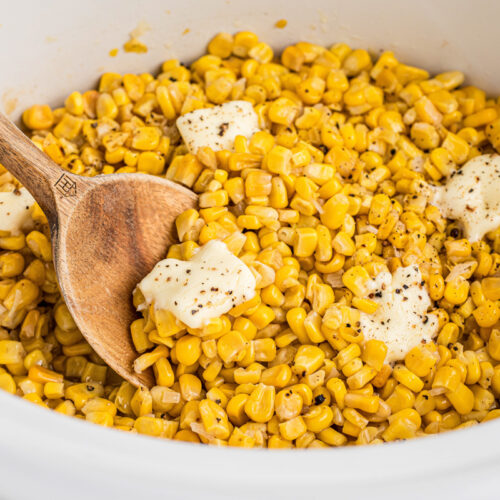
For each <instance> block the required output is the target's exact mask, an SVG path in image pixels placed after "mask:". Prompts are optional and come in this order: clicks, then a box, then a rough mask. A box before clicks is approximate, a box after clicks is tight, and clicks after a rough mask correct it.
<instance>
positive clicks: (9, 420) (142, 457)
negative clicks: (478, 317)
mask: <svg viewBox="0 0 500 500" xmlns="http://www.w3.org/2000/svg"><path fill="white" fill-rule="evenodd" d="M0 407H1V409H2V410H1V412H0V453H2V454H4V453H6V454H7V456H9V454H10V453H16V450H21V451H22V453H26V450H31V454H32V458H36V457H37V454H39V453H40V454H42V457H43V456H45V457H46V460H47V461H48V462H51V461H55V462H60V463H61V464H64V463H65V461H71V462H72V464H73V467H77V463H76V462H75V458H78V457H80V459H81V460H82V462H83V463H84V464H85V466H84V468H85V469H86V470H87V471H88V474H89V475H92V474H93V473H95V472H96V471H97V470H99V471H100V472H102V473H106V474H113V473H118V472H119V473H120V474H124V473H125V474H126V475H127V476H128V477H129V478H130V479H131V480H132V479H134V480H137V479H140V480H144V481H147V480H153V479H154V478H158V477H159V476H160V477H162V478H164V479H165V480H166V479H168V478H169V476H171V477H170V479H172V480H173V481H175V482H177V483H182V482H184V481H186V482H187V483H188V484H189V482H192V481H193V470H195V471H196V481H197V482H198V481H200V483H203V484H205V485H210V484H211V483H212V484H220V481H221V478H220V476H219V475H220V474H221V471H222V470H223V471H224V481H225V483H227V486H228V487H229V486H230V485H231V484H234V485H238V487H239V488H241V487H242V486H244V485H245V483H246V482H248V486H249V487H250V486H252V482H255V478H258V480H259V486H260V487H264V486H266V485H275V484H277V483H283V484H285V483H286V485H287V488H291V487H293V486H294V485H298V486H299V485H303V484H304V482H308V481H310V482H311V484H314V485H315V486H316V487H319V486H328V485H330V486H332V487H334V486H342V485H345V484H349V483H351V484H352V483H353V482H356V481H359V480H360V473H361V472H362V478H363V481H364V483H365V484H366V483H370V482H372V483H379V482H384V481H389V480H390V481H393V482H399V481H404V479H405V478H409V477H412V478H416V477H422V478H426V479H427V480H429V479H430V478H431V477H433V476H435V475H446V474H447V473H451V472H452V473H454V474H458V473H460V471H464V472H465V471H466V470H467V469H469V470H470V469H471V468H474V467H480V466H481V464H486V463H490V464H491V463H495V462H496V463H498V462H499V461H500V447H498V446H495V445H494V443H495V441H496V438H498V437H500V419H499V420H498V421H495V420H493V421H491V422H487V423H485V424H482V425H477V426H473V427H471V428H468V429H463V430H458V431H452V432H447V433H445V434H440V435H436V436H429V437H425V438H422V439H413V440H410V441H407V442H397V443H387V444H382V445H375V446H348V447H340V448H336V449H331V448H329V449H315V450H265V449H240V448H231V447H224V448H217V447H214V446H203V445H199V444H190V443H184V442H177V441H172V440H164V439H159V438H151V437H147V436H141V435H137V434H127V433H124V432H119V431H116V430H112V429H105V428H102V427H100V426H98V425H90V424H89V423H87V422H82V421H80V420H78V419H76V418H68V417H66V416H64V415H60V414H57V413H55V412H52V411H47V410H46V409H44V408H41V407H38V406H36V405H34V404H32V403H27V402H26V401H23V400H22V399H19V398H17V397H15V396H11V395H10V394H6V393H1V394H0ZM495 437H496V438H495ZM34 443H36V444H35V445H34ZM42 457H41V458H42ZM89 458H90V459H91V460H89ZM304 459H305V460H304ZM42 460H43V458H42ZM77 461H78V460H77ZM172 461H175V467H166V465H167V464H171V463H172ZM242 464H244V466H242ZM54 465H56V464H54V463H53V462H52V466H54ZM94 469H95V470H94Z"/></svg>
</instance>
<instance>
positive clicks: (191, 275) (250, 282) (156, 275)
mask: <svg viewBox="0 0 500 500" xmlns="http://www.w3.org/2000/svg"><path fill="white" fill-rule="evenodd" d="M138 287H139V289H140V291H141V292H142V294H143V295H144V298H145V299H146V302H147V304H148V305H150V304H152V303H154V305H155V308H156V309H162V310H167V311H170V312H171V313H172V314H174V316H175V317H176V318H177V319H179V320H180V321H182V322H183V323H184V324H185V325H187V326H189V327H191V328H201V327H203V326H204V325H205V324H206V323H207V322H208V321H209V320H210V319H212V318H217V317H219V316H221V315H222V314H224V313H226V312H228V311H229V310H230V309H232V308H233V307H235V306H237V305H239V304H242V303H243V302H246V301H247V300H250V299H251V298H253V297H254V295H255V278H254V276H253V274H252V272H251V271H250V269H249V268H248V267H247V266H246V265H245V264H244V263H243V262H242V261H241V260H240V259H238V257H235V256H234V255H233V254H232V253H231V252H230V251H229V250H228V249H227V246H226V245H225V244H224V243H223V242H222V241H218V240H212V241H209V242H208V243H207V244H206V245H204V246H203V247H202V248H200V249H199V250H198V252H197V253H196V254H195V255H194V256H193V258H192V259H191V260H189V261H182V260H178V259H164V260H162V261H160V262H158V264H156V266H155V267H154V269H153V270H152V271H151V272H150V273H149V274H148V275H147V276H146V277H145V278H144V279H143V280H142V281H141V282H140V283H139V285H138Z"/></svg>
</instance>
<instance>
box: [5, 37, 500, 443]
mask: <svg viewBox="0 0 500 500" xmlns="http://www.w3.org/2000/svg"><path fill="white" fill-rule="evenodd" d="M463 81H464V75H463V74H462V73H460V72H458V71H450V72H446V73H441V74H439V75H436V76H434V77H431V76H430V75H429V73H428V72H427V71H425V70H424V69H420V68H416V67H413V66H409V65H406V64H404V63H401V62H399V61H398V60H397V59H396V56H395V55H394V54H393V53H392V52H384V53H382V54H381V55H380V56H379V57H378V58H376V59H374V58H372V57H371V55H370V54H369V52H367V51H366V50H361V49H356V50H354V49H352V48H350V47H348V46H347V45H345V44H343V43H338V44H335V45H333V46H332V47H330V48H325V47H321V46H318V45H314V44H311V43H306V42H299V43H297V44H295V45H291V46H289V47H287V48H286V49H285V50H284V51H283V52H282V53H281V55H279V54H274V53H273V50H272V48H271V47H270V46H269V45H268V44H266V43H265V42H262V41H260V40H259V39H258V37H257V35H255V34H253V33H250V32H240V33H237V34H236V35H234V36H232V35H230V34H227V33H220V34H218V35H217V36H215V38H213V39H212V40H211V41H210V43H209V45H208V52H207V54H206V55H203V56H202V57H200V58H199V59H198V60H196V61H195V62H193V63H192V65H191V66H190V67H189V68H188V67H186V66H184V65H183V64H181V63H180V62H179V61H177V60H168V61H165V62H164V63H163V65H162V69H161V72H160V73H159V74H158V75H157V76H154V75H152V74H149V73H144V74H141V75H136V74H125V75H121V74H115V73H105V74H104V75H102V77H101V80H100V83H99V87H98V89H97V90H89V91H87V92H84V93H83V94H81V93H79V92H73V93H72V94H70V95H69V97H68V98H67V99H66V101H65V103H64V107H61V108H57V109H53V110H52V109H50V108H49V107H48V106H44V105H36V106H33V107H31V108H30V109H28V110H26V111H25V113H24V115H23V120H24V124H25V125H26V127H27V128H28V129H29V135H30V137H31V138H32V140H33V141H34V143H35V144H36V145H37V146H38V147H40V148H41V149H42V150H43V151H44V152H45V153H46V154H47V155H49V156H50V157H51V158H52V159H53V160H54V161H55V162H56V163H57V164H59V165H60V166H61V168H62V169H65V170H68V171H71V172H73V173H76V174H80V175H86V176H92V175H97V174H113V173H115V172H145V173H148V174H151V175H158V176H162V177H166V178H167V179H171V180H173V181H175V182H178V183H180V184H183V185H184V186H186V187H188V188H190V189H192V190H193V191H194V192H196V193H198V194H199V200H200V203H199V210H189V211H187V212H185V213H183V214H181V215H180V216H179V217H178V219H177V231H178V236H179V244H177V245H173V246H172V247H171V248H170V249H169V250H168V256H169V257H175V258H178V259H185V260H187V259H189V258H190V257H192V255H193V254H194V252H195V251H196V248H198V246H200V245H203V244H205V243H206V242H208V241H209V240H212V239H220V240H222V241H224V242H225V243H226V244H227V246H228V248H229V249H230V250H231V251H232V252H233V253H234V254H235V255H237V256H238V257H239V258H240V259H241V260H242V261H243V262H245V263H246V264H247V265H248V266H249V267H250V268H251V269H252V270H253V272H254V274H255V276H256V277H257V294H256V296H255V298H254V299H252V300H251V301H249V302H247V303H245V304H243V305H241V306H238V307H236V308H235V309H233V310H231V311H230V312H229V313H228V314H226V315H223V316H222V317H220V318H217V319H216V320H214V321H212V322H211V323H210V324H209V325H207V326H206V327H205V328H203V329H200V330H192V329H186V328H185V327H183V325H180V324H179V323H178V322H176V321H175V319H172V318H171V317H169V316H168V315H162V314H159V313H157V314H155V312H154V311H153V310H152V309H146V310H145V311H144V317H143V318H140V319H138V320H136V321H135V322H134V323H133V324H132V325H131V335H132V339H133V342H134V345H135V346H136V349H137V351H138V359H137V361H136V363H135V368H136V370H137V371H142V370H145V369H148V368H150V367H152V369H153V370H154V374H155V378H156V385H155V386H154V387H152V388H151V389H145V388H140V389H136V388H135V387H133V386H132V385H131V384H129V383H127V382H125V381H123V380H121V379H120V377H119V376H117V375H116V374H115V373H114V372H113V371H112V370H111V369H110V368H108V367H107V366H106V365H105V364H104V363H103V361H102V360H101V359H100V358H99V357H98V356H97V355H96V354H95V353H94V352H93V350H92V349H91V347H90V346H89V345H88V344H87V342H85V340H84V339H83V337H82V335H81V333H80V332H79V331H78V329H77V327H76V325H75V323H74V321H73V320H72V318H71V316H70V314H69V313H68V309H67V307H66V306H65V304H64V302H63V301H62V298H61V295H60V292H59V290H58V285H57V280H56V276H55V273H54V267H53V265H52V261H51V260H52V258H51V250H50V241H49V232H48V227H47V223H46V219H45V217H44V215H43V213H42V212H41V211H40V209H39V208H38V207H37V206H35V207H34V209H33V219H34V221H35V224H36V228H35V229H34V230H33V231H30V232H29V233H28V234H22V235H17V236H15V235H9V234H2V235H1V237H0V248H1V249H2V251H1V254H0V278H1V281H0V301H1V305H2V313H1V314H0V325H1V329H0V363H1V368H0V387H1V388H2V389H4V390H6V391H8V392H10V393H12V394H17V395H18V396H20V397H22V398H24V399H26V400H28V401H32V402H33V403H36V404H39V405H42V406H45V407H47V408H51V409H53V410H54V411H56V412H59V413H63V414H65V415H70V416H75V417H77V418H81V419H86V420H88V421H90V422H94V423H97V424H101V425H104V426H108V427H114V428H116V429H121V430H123V431H130V432H138V433H141V434H148V435H151V436H158V437H167V438H172V439H176V440H182V441H191V442H202V443H210V444H216V445H231V446H242V447H269V448H292V447H298V448H318V447H327V446H340V445H352V444H370V443H382V442H387V441H394V440H402V439H408V438H413V437H417V436H425V435H429V434H436V433H440V432H445V431H447V430H450V429H456V428H464V427H468V426H472V425H475V424H477V423H480V422H484V421H487V420H491V419H493V418H496V417H499V416H500V409H499V397H500V323H499V318H500V308H499V299H500V255H499V252H500V228H499V229H498V230H496V231H492V232H490V233H488V234H487V235H486V237H485V238H484V239H483V240H482V241H480V242H476V243H473V244H471V243H470V242H469V241H468V240H467V239H465V238H463V236H462V231H461V228H460V226H459V225H458V224H457V223H455V222H453V221H450V220H446V219H445V218H443V217H442V216H441V214H440V213H439V210H438V209H437V208H436V207H434V206H432V205H430V204H429V199H428V197H427V195H426V194H425V193H424V192H423V191H422V189H421V186H422V184H423V183H430V184H439V183H441V182H443V181H444V180H446V178H447V177H448V176H449V175H450V174H451V173H452V172H453V171H454V170H456V169H457V168H458V167H459V166H460V165H463V164H464V163H465V162H467V161H468V160H469V159H471V158H473V157H475V156H477V155H479V154H483V153H495V151H496V150H498V151H500V118H499V113H500V102H499V101H497V100H495V99H490V98H487V96H486V95H485V93H484V92H483V91H482V90H480V89H478V88H476V87H473V86H462V84H463ZM231 100H246V101H249V102H251V103H252V105H253V106H254V109H255V112H256V113H257V115H258V117H259V121H260V128H261V131H260V132H257V133H256V134H255V135H254V136H253V137H251V139H249V140H246V139H245V138H243V137H238V138H237V139H236V141H235V144H234V150H233V151H231V152H230V151H216V152H215V151H212V150H211V149H210V148H201V149H200V150H199V151H198V152H197V154H196V155H193V154H190V153H188V151H187V148H186V146H185V145H184V144H183V143H182V140H181V138H180V136H179V133H178V131H177V129H176V126H175V120H176V118H177V117H179V116H181V115H183V114H186V113H188V112H191V111H193V110H196V109H199V108H206V107H210V106H212V105H216V104H221V103H224V102H227V101H231ZM0 174H1V175H0V183H1V186H0V189H1V190H3V191H10V190H13V189H15V188H16V187H17V182H16V181H15V179H13V177H12V176H11V175H10V174H9V173H7V172H6V171H5V169H3V168H2V170H1V172H0ZM464 263H467V265H464V266H462V267H459V268H458V269H460V270H462V272H460V273H459V272H457V271H455V272H454V273H453V274H451V275H450V271H451V270H452V269H453V268H455V267H456V266H457V265H461V264H464ZM410 265H418V267H419V269H420V271H421V273H422V277H423V280H424V281H425V286H426V287H427V289H428V292H429V294H430V297H431V299H432V301H433V306H432V308H431V310H430V311H429V312H432V313H433V314H435V315H436V316H437V318H438V323H439V333H438V334H437V337H436V338H435V342H430V343H426V344H421V345H418V346H417V347H415V348H413V349H412V350H411V351H410V352H408V354H407V355H406V357H405V358H404V360H402V361H401V362H398V363H396V364H395V365H394V366H392V365H390V364H388V363H387V362H385V359H386V352H387V347H386V345H385V344H384V343H383V342H380V341H377V340H370V341H368V342H365V341H364V340H363V334H362V332H359V331H358V330H356V329H355V328H353V326H351V325H355V324H356V322H357V321H359V314H360V312H361V311H363V312H370V311H373V304H372V303H371V302H372V301H370V300H369V299H367V298H366V297H363V296H362V294H361V293H360V292H359V282H360V280H366V279H369V278H370V277H371V278H373V277H374V276H376V275H377V274H379V273H380V272H382V271H387V270H388V271H390V272H394V271H395V270H396V269H397V268H399V267H401V266H410ZM346 272H348V274H346V276H344V273H346ZM347 276H349V279H346V277H347ZM448 277H450V279H448ZM141 300H142V298H141V297H140V294H139V293H136V294H135V296H134V301H135V303H136V305H139V303H140V302H141Z"/></svg>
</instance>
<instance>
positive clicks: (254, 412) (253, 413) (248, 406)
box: [245, 384, 276, 423]
mask: <svg viewBox="0 0 500 500" xmlns="http://www.w3.org/2000/svg"><path fill="white" fill-rule="evenodd" d="M275 396H276V392H275V389H274V387H273V386H266V385H264V384H259V385H258V386H257V387H256V388H255V389H254V390H253V391H252V393H251V394H250V397H249V398H248V400H247V402H246V403H245V413H246V414H247V415H248V417H250V418H251V419H252V420H253V421H254V422H260V423H264V422H269V420H271V418H272V416H273V413H274V401H275Z"/></svg>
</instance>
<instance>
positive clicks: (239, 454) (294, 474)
mask: <svg viewBox="0 0 500 500" xmlns="http://www.w3.org/2000/svg"><path fill="white" fill-rule="evenodd" d="M279 19H286V20H287V21H288V25H287V27H286V28H285V29H277V28H275V27H274V24H275V22H276V21H277V20H279ZM499 19H500V4H499V3H498V2H495V1H493V0H491V1H488V0H475V1H474V2H469V1H466V0H454V1H453V0H441V1H439V2H437V1H435V0H420V1H419V2H414V1H403V0H399V1H398V0H394V1H388V0H378V1H377V2H370V1H369V0H363V1H360V0H358V1H355V0H350V1H349V0H346V1H344V0H307V1H304V0H302V1H294V0H274V1H271V0H252V1H250V0H245V1H237V0H210V1H202V0H184V1H183V2H179V1H176V2H174V1H169V0H158V1H153V0H142V1H141V0H86V1H85V2H74V1H73V2H71V1H68V0H45V1H43V2H41V1H37V0H32V1H27V0H24V1H18V2H11V1H7V0H0V108H2V109H3V110H4V111H6V112H8V113H9V114H10V116H11V117H12V118H13V119H17V118H18V117H19V115H20V113H21V111H22V109H23V108H25V107H26V106H29V105H31V104H35V103H45V102H47V103H49V104H51V105H59V104H61V103H62V100H63V99H64V97H65V96H66V95H67V94H68V93H69V92H70V91H72V90H75V89H78V90H85V89H88V88H91V87H92V86H94V85H95V84H96V82H97V78H98V75H99V74H100V73H101V72H103V71H105V70H110V71H119V72H142V71H146V70H148V71H154V70H156V69H157V68H158V66H159V63H160V62H161V61H163V60H164V59H167V58H169V57H178V58H179V59H181V60H184V61H186V62H189V61H190V60H192V59H193V58H194V57H196V56H197V55H198V54H200V53H201V52H202V51H203V49H204V47H205V43H206V42H207V40H208V39H209V38H210V37H211V36H212V35H213V34H214V33H216V32H218V31H229V32H235V31H239V30H242V29H249V30H252V31H255V32H256V33H258V34H259V35H260V36H261V38H262V39H264V40H266V41H268V42H270V43H271V44H272V45H273V46H274V47H275V48H277V49H279V48H281V47H283V46H284V45H286V44H287V43H290V42H295V41H298V40H309V41H313V42H319V43H324V44H331V43H333V42H337V41H345V42H347V43H349V44H351V45H353V46H357V47H363V48H370V49H372V50H373V51H375V52H376V51H379V50H381V49H391V50H394V51H395V52H396V53H397V55H398V56H399V57H400V59H401V60H403V61H405V62H409V63H414V64H417V65H421V66H423V67H425V68H428V69H430V70H434V71H438V70H441V71H442V70H449V69H459V70H462V71H464V72H466V74H467V76H468V79H469V82H472V83H475V84H477V85H479V86H482V87H483V88H485V89H486V90H488V91H489V92H491V93H492V94H495V93H497V94H498V93H500V66H499V65H498V60H497V47H498V42H499V41H500V35H499V31H498V20H499ZM140 21H144V22H146V23H147V25H148V26H149V27H150V28H151V29H150V31H148V32H146V33H145V34H144V35H143V36H142V37H141V38H142V40H144V41H145V42H146V43H147V45H148V46H149V51H148V53H147V54H142V55H138V54H125V53H124V52H123V51H122V50H120V53H119V55H118V57H115V58H112V57H110V56H109V55H108V53H109V51H110V50H111V49H113V48H121V46H122V45H123V43H124V42H125V41H126V40H127V38H128V33H129V32H130V31H131V30H133V29H134V28H135V27H136V26H137V24H138V23H139V22H140ZM187 29H189V32H187V33H185V31H186V30H187ZM499 438H500V421H497V422H495V421H493V422H489V423H487V424H484V425H479V426H476V427H474V428H471V429H467V430H464V431H456V432H451V433H448V434H445V435H440V436H435V437H428V438H425V439H418V440H413V441H410V442H407V443H395V444H387V445H381V446H372V447H349V448H341V449H327V450H307V451H300V450H297V451H268V450H241V449H230V448H227V449H217V448H212V447H206V446H200V445H190V444H186V443H178V442H170V441H163V440H157V439H151V438H148V437H143V436H138V435H127V434H125V433H121V432H116V431H111V430H107V429H102V428H100V427H98V426H94V425H89V424H86V423H85V422H81V421H78V420H76V419H71V418H67V417H63V416H60V415H57V414H55V413H53V412H50V411H47V410H44V409H41V408H39V407H36V406H35V405H33V404H30V403H27V402H25V401H22V400H21V399H19V398H15V397H13V396H10V395H8V394H4V393H1V394H0V498H2V499H28V498H37V499H40V500H42V499H47V500H55V499H59V498H61V499H63V498H64V499H67V498H72V499H74V500H78V499H89V498H90V499H94V498H96V499H97V498H108V499H109V498H113V499H114V498H117V499H118V498H120V499H123V500H125V499H134V500H137V499H140V498H153V497H154V498H172V499H180V498H190V499H198V498H210V499H211V498H214V499H215V498H217V499H221V498H235V499H236V498H238V499H247V498H310V499H314V498H321V499H324V498H370V499H379V498H383V499H389V498H405V499H420V498H443V497H449V498H454V499H456V498H468V499H478V498H495V497H497V496H498V484H499V481H498V473H499V472H500V447H499V446H498V440H499Z"/></svg>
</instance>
